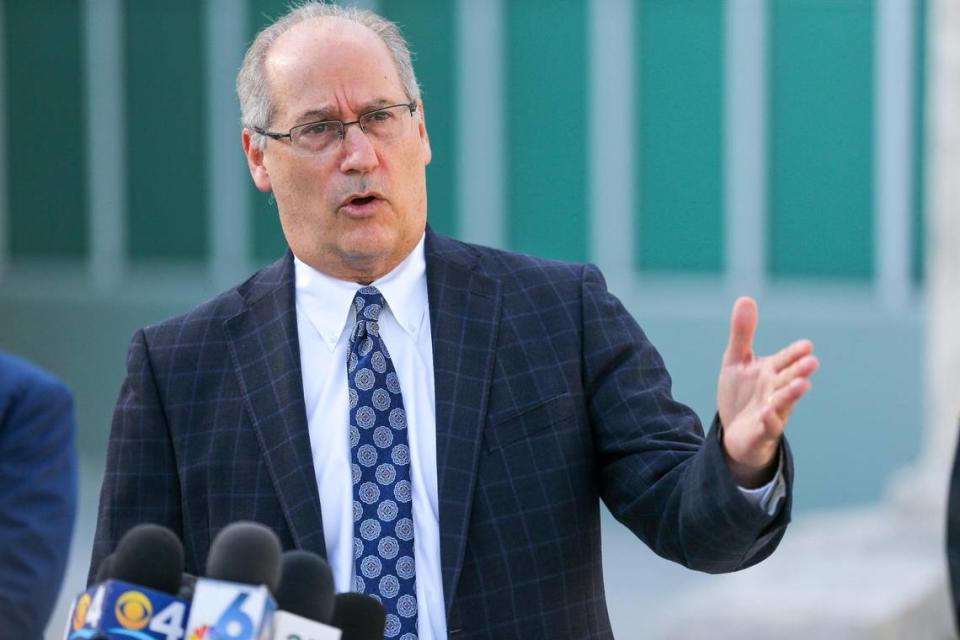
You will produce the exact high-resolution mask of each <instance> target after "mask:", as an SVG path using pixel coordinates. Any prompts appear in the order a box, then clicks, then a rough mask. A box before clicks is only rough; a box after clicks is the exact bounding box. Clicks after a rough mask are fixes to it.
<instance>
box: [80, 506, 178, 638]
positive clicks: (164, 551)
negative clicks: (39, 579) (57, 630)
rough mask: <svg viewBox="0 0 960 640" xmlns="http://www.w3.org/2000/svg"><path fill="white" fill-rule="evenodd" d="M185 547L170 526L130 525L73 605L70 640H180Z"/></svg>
mask: <svg viewBox="0 0 960 640" xmlns="http://www.w3.org/2000/svg"><path fill="white" fill-rule="evenodd" d="M182 573H183V545H181V544H180V540H179V539H178V538H177V536H176V534H174V533H173V532H172V531H170V530H169V529H166V528H165V527H161V526H159V525H155V524H142V525H137V526H136V527H134V528H132V529H130V531H128V532H127V533H126V534H124V536H123V538H121V539H120V542H119V543H118V544H117V548H116V549H115V550H114V552H113V553H112V554H110V555H109V556H107V558H105V559H104V561H103V562H102V563H101V565H100V567H99V569H98V570H97V581H98V582H97V583H95V584H94V585H93V586H91V587H90V588H89V589H87V590H86V591H85V592H83V593H81V594H80V595H79V596H78V597H77V599H76V600H75V601H74V603H73V608H72V609H71V612H70V616H69V619H68V622H67V629H66V633H65V634H64V638H65V639H68V640H112V639H114V638H116V639H119V638H124V639H129V638H140V639H142V640H181V638H183V631H184V626H183V622H184V619H185V618H186V616H187V613H188V612H189V609H190V605H189V603H188V602H185V601H184V600H181V599H179V598H177V597H176V593H177V591H178V589H179V586H180V576H181V574H182Z"/></svg>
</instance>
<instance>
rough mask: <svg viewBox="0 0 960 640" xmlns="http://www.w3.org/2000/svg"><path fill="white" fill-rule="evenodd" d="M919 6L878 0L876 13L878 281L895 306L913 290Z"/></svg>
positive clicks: (881, 294)
mask: <svg viewBox="0 0 960 640" xmlns="http://www.w3.org/2000/svg"><path fill="white" fill-rule="evenodd" d="M913 10H914V7H913V2H905V1H904V0H878V2H877V4H876V14H875V16H874V17H875V21H876V22H875V25H876V26H875V28H876V36H875V38H876V39H875V41H874V42H875V44H874V59H875V61H876V62H875V65H874V74H875V80H874V82H875V84H874V91H875V94H874V101H875V106H874V109H875V111H876V119H875V120H874V139H875V143H874V144H875V145H876V164H875V165H874V174H873V188H874V203H875V207H876V210H875V213H874V216H875V222H874V235H875V238H874V244H875V245H876V252H875V254H874V271H875V274H876V275H875V281H874V283H875V286H876V288H877V294H878V295H879V298H880V300H881V301H882V303H883V304H884V306H886V308H887V309H890V310H902V309H904V308H905V307H906V304H907V299H908V297H909V294H910V265H911V258H910V250H911V226H912V222H913V220H912V216H911V198H912V196H913V184H912V183H913V170H912V169H913V157H912V155H913V153H912V152H913V149H914V145H913V117H914V114H913V106H914V105H913V98H914V88H913V71H914V68H913V54H914V47H913V37H914V30H913V20H914V15H913Z"/></svg>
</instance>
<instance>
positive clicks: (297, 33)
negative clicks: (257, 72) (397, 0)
mask: <svg viewBox="0 0 960 640" xmlns="http://www.w3.org/2000/svg"><path fill="white" fill-rule="evenodd" d="M361 59H362V60H361ZM352 61H357V62H365V63H367V64H370V65H373V66H383V67H384V68H390V69H392V68H394V66H395V65H394V63H393V58H392V57H391V55H390V51H389V49H388V48H387V45H386V43H384V42H383V40H382V39H381V38H380V36H378V35H377V34H376V33H374V32H373V31H372V30H371V29H370V28H369V27H366V26H364V25H362V24H360V23H357V22H354V21H352V20H346V19H344V18H337V17H325V18H313V19H311V20H306V21H304V22H301V23H299V24H296V25H294V26H293V27H291V28H290V29H289V30H287V31H286V32H284V33H283V34H281V35H280V36H279V37H278V38H277V40H276V41H275V42H274V43H273V44H272V45H271V46H270V49H269V51H268V52H267V56H266V65H267V68H268V69H271V70H273V71H275V72H296V71H309V70H312V69H330V70H331V71H335V70H336V68H337V67H339V66H342V65H343V64H344V63H348V64H349V63H350V62H352Z"/></svg>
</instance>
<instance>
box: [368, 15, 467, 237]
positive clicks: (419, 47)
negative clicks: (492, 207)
mask: <svg viewBox="0 0 960 640" xmlns="http://www.w3.org/2000/svg"><path fill="white" fill-rule="evenodd" d="M380 10H381V11H382V12H383V15H384V16H386V17H387V18H389V19H390V20H393V21H394V22H396V23H397V24H399V25H400V29H401V32H402V33H403V35H404V37H406V39H407V42H409V43H410V49H411V51H412V52H413V64H414V68H415V69H416V72H417V80H418V81H419V82H420V92H421V96H422V98H423V104H424V110H425V113H426V117H427V120H426V122H427V133H428V134H429V135H430V149H431V150H432V151H433V159H432V160H431V162H430V165H429V166H428V167H427V199H428V203H429V204H428V213H427V217H428V220H429V221H430V226H431V227H433V228H434V229H436V230H437V231H440V232H442V233H446V234H450V235H456V234H457V231H458V226H457V198H456V189H457V139H456V126H457V113H458V111H459V105H458V104H457V84H456V72H457V43H456V33H457V26H456V19H457V16H456V3H455V2H450V0H381V2H380Z"/></svg>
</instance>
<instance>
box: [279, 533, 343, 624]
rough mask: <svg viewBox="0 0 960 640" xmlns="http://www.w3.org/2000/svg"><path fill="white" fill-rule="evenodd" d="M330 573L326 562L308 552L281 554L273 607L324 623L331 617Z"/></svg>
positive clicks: (296, 551) (297, 551)
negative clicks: (275, 600) (280, 567)
mask: <svg viewBox="0 0 960 640" xmlns="http://www.w3.org/2000/svg"><path fill="white" fill-rule="evenodd" d="M333 591H334V588H333V573H332V572H331V571H330V566H329V565H328V564H327V561H326V560H324V559H323V558H321V557H320V556H318V555H317V554H315V553H311V552H309V551H301V550H299V549H297V550H295V551H287V552H285V553H284V554H283V568H282V570H281V571H280V586H279V587H278V588H277V592H276V596H277V608H278V609H280V610H281V611H289V612H290V613H295V614H297V615H298V616H303V617H304V618H308V619H310V620H313V621H315V622H322V623H323V624H327V623H329V622H330V619H331V618H332V617H333Z"/></svg>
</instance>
